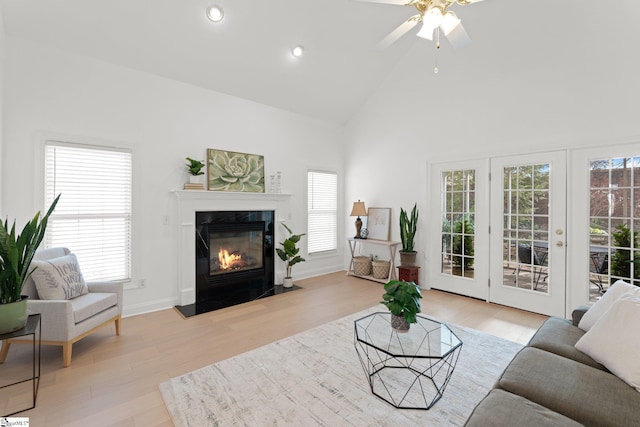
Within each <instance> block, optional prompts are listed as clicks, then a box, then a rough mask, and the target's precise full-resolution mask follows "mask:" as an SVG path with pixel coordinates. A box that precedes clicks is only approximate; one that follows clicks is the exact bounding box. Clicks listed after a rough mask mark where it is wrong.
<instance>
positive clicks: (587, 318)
mask: <svg viewBox="0 0 640 427" xmlns="http://www.w3.org/2000/svg"><path fill="white" fill-rule="evenodd" d="M626 294H632V295H640V287H638V286H634V285H630V284H629V283H627V282H623V281H622V280H618V281H617V282H616V283H614V284H613V285H611V287H610V288H609V289H608V290H607V292H605V294H604V295H602V298H600V299H599V300H598V301H596V303H595V304H593V306H592V307H591V308H590V309H589V311H587V312H586V313H585V314H584V316H582V319H580V323H579V324H578V327H579V328H580V329H582V330H583V331H588V330H589V329H591V328H592V327H593V325H595V324H596V322H597V321H598V319H600V318H601V317H602V316H603V315H604V314H605V313H606V312H607V311H608V310H609V308H611V306H612V305H613V304H614V303H615V302H616V301H617V300H618V299H619V298H620V297H621V296H622V295H626Z"/></svg>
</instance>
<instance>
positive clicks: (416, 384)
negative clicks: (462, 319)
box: [354, 313, 462, 410]
mask: <svg viewBox="0 0 640 427" xmlns="http://www.w3.org/2000/svg"><path fill="white" fill-rule="evenodd" d="M376 314H382V313H376ZM363 319H365V320H366V319H367V318H366V317H365V318H363ZM363 319H359V320H358V321H356V333H355V334H354V337H355V340H354V345H355V348H356V352H357V353H358V357H359V358H360V363H361V364H362V368H363V370H364V372H365V374H366V376H367V379H368V381H369V386H370V387H371V392H372V393H373V394H374V395H376V396H378V397H379V398H380V399H382V400H384V401H386V402H388V403H390V404H391V405H393V406H395V407H396V408H400V409H425V410H427V409H430V408H431V407H432V406H433V405H434V404H435V403H436V402H437V401H438V400H440V398H441V397H442V394H443V393H444V390H445V388H446V387H447V384H449V380H450V379H451V375H452V374H453V371H454V369H455V366H456V363H457V361H458V357H459V355H460V350H461V349H462V342H460V341H459V340H458V341H457V342H454V343H453V344H454V345H453V346H452V348H450V349H448V351H445V352H443V353H444V354H434V355H428V351H427V352H425V351H416V352H414V351H407V353H412V354H408V355H404V354H401V353H403V352H404V351H400V352H399V351H393V349H394V348H400V349H402V350H409V349H408V348H407V347H409V346H407V345H406V343H403V340H406V339H407V338H406V334H403V333H400V334H398V332H396V331H394V330H392V329H391V326H390V325H389V326H388V330H387V331H388V332H387V336H386V339H387V340H388V345H386V344H385V345H384V346H380V347H378V346H376V345H374V344H376V343H375V342H374V341H375V339H371V336H370V335H369V332H371V329H370V326H369V324H368V322H367V323H365V324H364V325H363V324H362V322H360V323H361V324H360V325H358V323H357V322H359V321H362V320H363ZM422 319H424V318H422ZM427 320H428V319H427ZM428 321H429V322H431V323H436V324H437V325H440V324H439V323H437V322H433V321H431V320H428ZM442 326H443V327H445V328H446V326H445V325H442ZM411 328H412V329H413V328H417V329H420V325H418V324H412V325H411ZM447 330H448V328H447ZM436 332H437V334H438V335H439V334H440V329H437V330H433V329H432V330H426V329H425V330H423V331H418V332H417V333H416V334H419V337H418V339H420V340H422V343H419V345H418V350H423V348H426V345H425V346H423V345H422V344H424V343H428V342H429V339H428V338H427V337H428V336H429V334H435V333H436ZM409 333H411V330H410V331H409ZM449 333H450V334H453V333H452V332H450V331H449ZM454 336H455V335H454ZM359 338H360V339H359ZM455 338H456V339H457V337H455ZM403 344H404V345H403ZM413 353H415V354H413Z"/></svg>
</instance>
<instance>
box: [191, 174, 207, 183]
mask: <svg viewBox="0 0 640 427" xmlns="http://www.w3.org/2000/svg"><path fill="white" fill-rule="evenodd" d="M189 183H190V184H203V183H204V175H189Z"/></svg>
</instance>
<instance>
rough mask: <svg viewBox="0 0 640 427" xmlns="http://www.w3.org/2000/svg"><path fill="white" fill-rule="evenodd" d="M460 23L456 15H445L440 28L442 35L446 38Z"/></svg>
mask: <svg viewBox="0 0 640 427" xmlns="http://www.w3.org/2000/svg"><path fill="white" fill-rule="evenodd" d="M460 22H461V21H460V18H458V17H457V16H456V14H455V13H453V12H452V11H449V12H447V13H445V14H444V16H443V17H442V22H441V23H440V28H442V31H443V32H444V35H445V36H448V35H449V34H450V33H451V31H453V30H455V29H456V28H457V27H458V25H460Z"/></svg>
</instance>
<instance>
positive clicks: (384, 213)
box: [367, 208, 391, 240]
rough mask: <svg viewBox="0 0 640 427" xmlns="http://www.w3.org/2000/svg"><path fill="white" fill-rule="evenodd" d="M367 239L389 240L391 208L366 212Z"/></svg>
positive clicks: (371, 209) (372, 209) (373, 209)
mask: <svg viewBox="0 0 640 427" xmlns="http://www.w3.org/2000/svg"><path fill="white" fill-rule="evenodd" d="M367 230H368V231H369V235H368V238H369V239H376V240H389V233H390V231H391V208H369V209H368V211H367Z"/></svg>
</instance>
